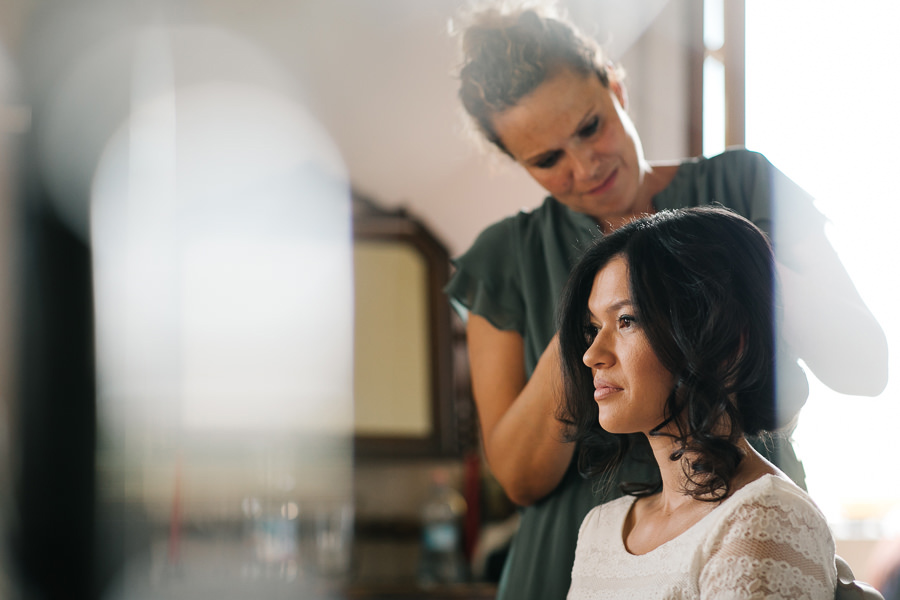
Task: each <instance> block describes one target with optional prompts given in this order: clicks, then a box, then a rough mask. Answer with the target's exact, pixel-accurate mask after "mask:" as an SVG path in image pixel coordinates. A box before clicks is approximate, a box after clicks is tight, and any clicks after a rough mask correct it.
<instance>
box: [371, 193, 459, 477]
mask: <svg viewBox="0 0 900 600" xmlns="http://www.w3.org/2000/svg"><path fill="white" fill-rule="evenodd" d="M353 240H354V242H356V241H357V240H365V241H392V242H400V243H402V244H408V245H409V246H410V247H412V248H413V249H415V250H416V251H417V252H418V253H419V254H421V256H422V257H423V258H424V260H425V265H426V271H427V277H428V280H427V282H426V290H427V310H428V323H429V331H428V337H429V340H428V347H429V349H430V353H431V356H430V361H429V365H430V369H431V386H430V387H431V389H430V391H431V398H430V402H431V415H432V418H431V425H432V427H431V432H430V434H429V435H427V436H426V437H423V438H420V437H404V436H374V435H360V434H356V435H354V440H355V444H354V453H355V456H356V458H357V459H358V460H365V459H384V458H391V459H397V458H442V457H444V458H446V457H458V456H459V455H460V452H461V449H460V444H459V434H458V427H457V420H456V415H455V410H454V397H453V396H454V394H453V392H454V389H453V358H452V357H453V348H452V343H453V340H452V334H451V314H450V310H451V309H450V303H449V301H448V300H447V296H446V295H445V294H444V291H443V288H444V285H446V283H447V280H448V278H449V275H450V255H449V253H448V252H447V249H446V248H445V247H444V245H443V244H442V243H441V242H440V241H438V239H437V238H436V237H435V236H434V235H433V234H432V233H431V231H429V230H428V228H427V227H425V225H423V224H422V223H421V222H420V221H418V220H417V219H415V218H413V217H411V216H410V215H409V214H408V213H407V212H406V210H404V209H402V208H400V209H396V210H385V209H383V208H380V207H379V206H378V205H377V204H376V203H375V202H373V201H372V200H370V199H369V198H367V197H365V196H363V195H361V194H359V193H357V192H354V193H353Z"/></svg>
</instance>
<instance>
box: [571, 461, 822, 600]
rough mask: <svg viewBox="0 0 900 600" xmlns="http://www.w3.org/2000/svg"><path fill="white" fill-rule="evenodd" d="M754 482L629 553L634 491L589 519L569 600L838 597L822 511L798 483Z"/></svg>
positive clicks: (582, 533) (814, 599)
mask: <svg viewBox="0 0 900 600" xmlns="http://www.w3.org/2000/svg"><path fill="white" fill-rule="evenodd" d="M763 479H764V480H767V481H758V482H753V483H752V484H750V485H748V486H747V487H745V488H744V489H742V490H740V491H739V492H738V493H737V494H735V496H733V497H732V498H731V499H729V500H728V501H726V502H725V503H723V504H722V506H720V507H719V508H718V509H716V510H714V511H713V512H712V513H710V514H709V515H708V516H707V517H706V518H704V519H702V520H701V521H700V522H698V523H697V524H696V525H695V526H693V527H691V528H690V529H688V530H687V531H686V532H685V533H684V534H682V535H680V536H678V537H677V538H675V539H674V540H671V541H670V542H668V543H666V544H663V545H662V546H659V547H658V548H656V549H655V550H653V551H652V552H649V553H647V554H644V555H641V556H635V555H632V554H629V553H628V552H627V551H626V550H625V546H624V543H623V542H622V533H621V532H622V524H623V522H624V519H625V517H626V515H627V514H628V510H629V508H630V507H631V505H632V503H633V502H634V499H633V498H621V499H619V500H615V501H613V502H610V503H608V504H605V505H603V506H600V507H597V508H595V509H594V510H593V511H591V512H590V513H589V514H588V516H587V517H586V518H585V520H584V523H583V524H582V528H581V531H580V533H579V537H578V549H577V550H576V555H575V564H574V566H573V568H572V587H571V589H570V590H569V596H568V597H569V599H570V600H582V599H589V600H601V599H604V598H621V599H623V600H624V599H631V598H634V599H638V598H641V599H651V598H660V599H663V598H664V599H667V600H670V599H676V598H729V599H730V598H741V599H749V598H775V599H778V598H783V599H785V600H787V599H809V600H818V599H820V598H821V599H828V600H831V599H832V598H833V597H834V587H835V582H836V571H835V567H834V541H833V539H832V537H831V532H830V531H829V530H828V526H827V523H826V521H825V518H824V516H823V515H822V513H821V512H820V511H819V510H818V508H816V506H815V505H814V504H813V503H812V501H811V500H809V498H808V497H807V496H806V495H805V494H804V493H803V492H802V491H801V490H799V488H796V487H795V486H793V485H792V484H789V483H787V482H783V481H781V480H780V479H777V478H774V477H771V478H763Z"/></svg>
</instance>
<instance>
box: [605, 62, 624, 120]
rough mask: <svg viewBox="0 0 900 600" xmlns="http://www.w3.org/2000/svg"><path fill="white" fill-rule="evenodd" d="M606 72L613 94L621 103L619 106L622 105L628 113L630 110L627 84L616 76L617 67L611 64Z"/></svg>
mask: <svg viewBox="0 0 900 600" xmlns="http://www.w3.org/2000/svg"><path fill="white" fill-rule="evenodd" d="M606 72H607V73H609V89H610V91H612V93H613V94H615V95H616V100H618V101H619V104H621V105H622V108H623V109H625V110H626V111H627V110H628V90H626V89H625V84H624V83H622V81H620V80H619V78H618V77H617V76H616V69H615V67H614V66H613V65H612V64H610V65H607V67H606Z"/></svg>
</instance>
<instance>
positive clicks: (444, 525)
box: [418, 469, 468, 585]
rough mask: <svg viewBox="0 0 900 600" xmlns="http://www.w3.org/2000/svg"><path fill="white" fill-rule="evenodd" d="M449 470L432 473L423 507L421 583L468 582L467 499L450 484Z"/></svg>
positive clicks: (420, 561) (419, 571) (420, 562)
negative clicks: (465, 551) (464, 550)
mask: <svg viewBox="0 0 900 600" xmlns="http://www.w3.org/2000/svg"><path fill="white" fill-rule="evenodd" d="M449 480H450V477H449V475H448V473H447V471H445V470H443V469H437V470H435V471H434V472H433V473H432V489H431V493H430V495H429V497H428V499H427V500H426V502H425V504H424V506H423V507H422V551H421V555H420V559H419V570H418V580H419V583H420V584H422V585H435V584H445V583H458V582H461V581H465V579H466V575H467V572H468V569H467V568H466V563H465V559H464V558H463V554H462V539H461V538H462V536H461V528H462V517H463V515H464V514H465V512H466V501H465V499H463V497H462V495H461V494H460V493H459V492H457V491H456V490H454V489H453V488H452V487H450V481H449Z"/></svg>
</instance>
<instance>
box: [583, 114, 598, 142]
mask: <svg viewBox="0 0 900 600" xmlns="http://www.w3.org/2000/svg"><path fill="white" fill-rule="evenodd" d="M599 126H600V117H596V116H595V117H594V118H593V119H591V120H590V121H589V122H588V124H587V125H585V126H584V127H582V128H581V129H580V130H579V131H578V135H579V136H580V137H582V138H589V137H591V136H592V135H594V134H595V133H597V128H598V127H599Z"/></svg>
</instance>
